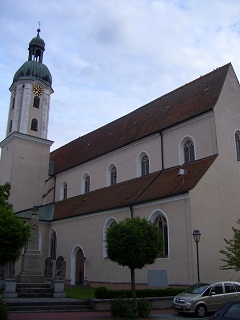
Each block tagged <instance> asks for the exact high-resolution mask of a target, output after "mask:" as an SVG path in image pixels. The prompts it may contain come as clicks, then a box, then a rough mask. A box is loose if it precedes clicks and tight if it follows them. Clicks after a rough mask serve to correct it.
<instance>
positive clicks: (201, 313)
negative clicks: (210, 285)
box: [195, 304, 207, 318]
mask: <svg viewBox="0 0 240 320" xmlns="http://www.w3.org/2000/svg"><path fill="white" fill-rule="evenodd" d="M195 313H196V315H197V317H199V318H203V317H205V316H206V314H207V308H206V307H205V305H204V304H200V305H199V306H197V307H196V309H195Z"/></svg>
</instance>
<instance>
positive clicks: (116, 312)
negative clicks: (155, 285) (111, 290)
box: [111, 299, 134, 319]
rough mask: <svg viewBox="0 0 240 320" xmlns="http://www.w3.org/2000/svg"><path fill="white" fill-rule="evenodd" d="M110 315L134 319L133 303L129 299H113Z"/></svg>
mask: <svg viewBox="0 0 240 320" xmlns="http://www.w3.org/2000/svg"><path fill="white" fill-rule="evenodd" d="M111 316H112V317H113V318H128V319H134V310H133V303H132V301H130V300H123V299H115V300H113V301H112V305H111Z"/></svg>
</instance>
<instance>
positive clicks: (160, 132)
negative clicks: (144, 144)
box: [159, 130, 164, 170]
mask: <svg viewBox="0 0 240 320" xmlns="http://www.w3.org/2000/svg"><path fill="white" fill-rule="evenodd" d="M159 135H160V139H161V159H162V170H164V160H163V136H162V130H160V131H159Z"/></svg>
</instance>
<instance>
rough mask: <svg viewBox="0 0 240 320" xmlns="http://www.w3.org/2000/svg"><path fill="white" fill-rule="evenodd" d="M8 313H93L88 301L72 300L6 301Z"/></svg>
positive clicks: (19, 299) (18, 299) (17, 299)
mask: <svg viewBox="0 0 240 320" xmlns="http://www.w3.org/2000/svg"><path fill="white" fill-rule="evenodd" d="M6 303H7V304H8V306H9V311H10V312H24V313H27V312H29V313H34V312H36V313H37V312H90V311H93V309H92V306H91V304H90V302H89V301H85V300H73V299H65V298H64V299H58V298H49V299H43V298H39V299H36V298H34V299H25V298H24V299H21V298H16V299H7V301H6Z"/></svg>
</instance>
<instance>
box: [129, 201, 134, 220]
mask: <svg viewBox="0 0 240 320" xmlns="http://www.w3.org/2000/svg"><path fill="white" fill-rule="evenodd" d="M129 208H130V212H131V219H132V218H133V207H132V204H130V206H129Z"/></svg>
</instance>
